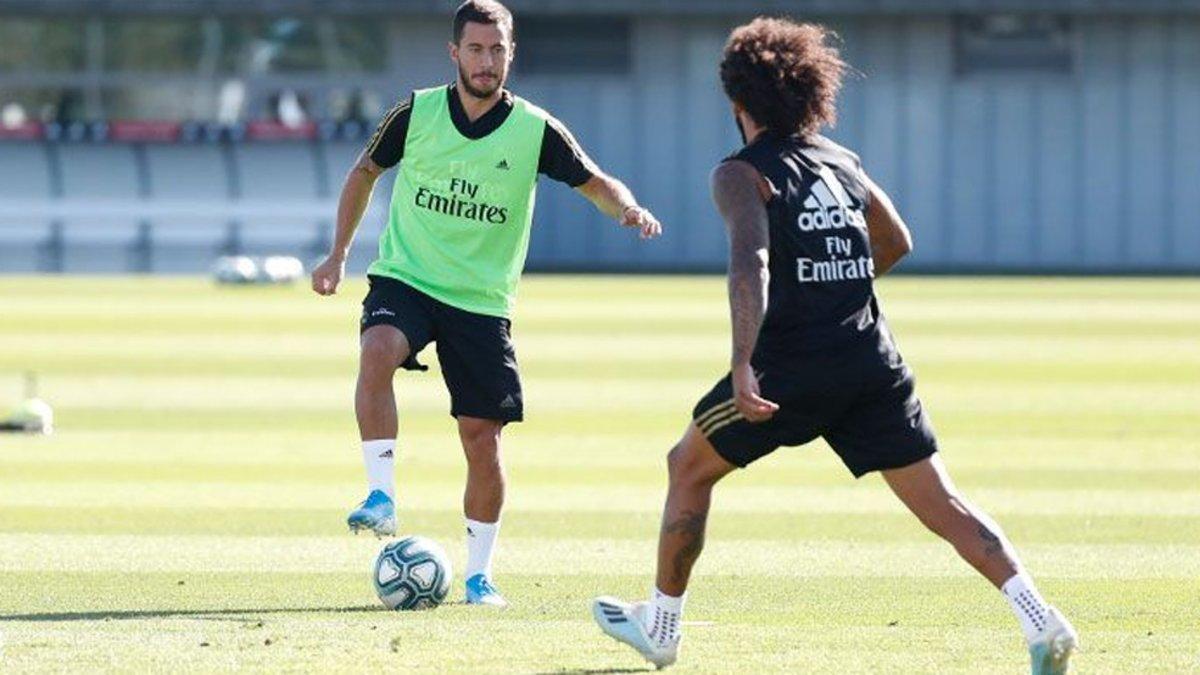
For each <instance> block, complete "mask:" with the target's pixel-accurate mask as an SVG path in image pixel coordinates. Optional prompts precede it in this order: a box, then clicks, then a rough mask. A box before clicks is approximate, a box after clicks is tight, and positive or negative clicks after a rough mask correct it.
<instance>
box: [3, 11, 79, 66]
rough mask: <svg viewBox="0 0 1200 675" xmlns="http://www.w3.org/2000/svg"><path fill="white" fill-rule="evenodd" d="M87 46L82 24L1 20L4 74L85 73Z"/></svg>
mask: <svg viewBox="0 0 1200 675" xmlns="http://www.w3.org/2000/svg"><path fill="white" fill-rule="evenodd" d="M85 42H86V40H85V38H84V25H83V21H80V20H73V19H23V18H15V17H11V16H0V72H4V71H9V72H11V71H53V72H71V71H80V70H83V66H84V44H85Z"/></svg>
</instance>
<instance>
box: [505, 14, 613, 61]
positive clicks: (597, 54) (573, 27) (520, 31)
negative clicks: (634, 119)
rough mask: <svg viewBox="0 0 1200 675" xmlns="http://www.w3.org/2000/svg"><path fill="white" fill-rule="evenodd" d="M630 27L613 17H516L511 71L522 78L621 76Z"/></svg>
mask: <svg viewBox="0 0 1200 675" xmlns="http://www.w3.org/2000/svg"><path fill="white" fill-rule="evenodd" d="M630 32H631V31H630V26H629V21H628V20H627V19H622V18H616V17H588V18H575V17H571V18H565V17H562V18H560V17H520V18H519V19H518V20H517V29H516V41H517V55H516V63H515V68H516V70H517V72H519V73H522V74H525V75H578V74H588V75H625V74H628V73H629V71H630V70H631V68H632V55H631V53H630V51H631V47H630V43H631V39H630Z"/></svg>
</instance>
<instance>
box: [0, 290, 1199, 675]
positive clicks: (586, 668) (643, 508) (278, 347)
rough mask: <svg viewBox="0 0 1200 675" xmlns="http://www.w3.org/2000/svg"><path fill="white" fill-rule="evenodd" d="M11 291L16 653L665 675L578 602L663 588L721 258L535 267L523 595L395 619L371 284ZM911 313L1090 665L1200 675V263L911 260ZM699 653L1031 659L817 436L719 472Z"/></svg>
mask: <svg viewBox="0 0 1200 675" xmlns="http://www.w3.org/2000/svg"><path fill="white" fill-rule="evenodd" d="M363 291H364V288H363V285H362V284H361V283H351V284H349V285H348V286H347V288H345V289H344V290H343V292H342V293H341V294H340V295H339V296H337V297H335V298H332V299H322V298H317V297H315V296H313V295H311V294H310V293H306V292H305V291H304V290H303V289H302V288H276V289H256V288H217V287H214V286H212V285H211V284H210V283H208V282H207V281H203V280H198V279H157V278H89V279H84V278H14V277H0V408H3V407H5V406H7V405H8V404H12V403H15V402H16V400H17V398H18V397H19V395H20V379H19V374H20V373H21V372H23V371H25V370H36V371H37V372H38V373H40V375H41V386H42V394H43V396H44V397H45V398H46V399H48V400H49V401H50V402H51V403H53V404H54V406H55V408H56V412H57V414H58V420H57V423H58V427H59V428H58V433H56V434H55V435H54V436H52V437H48V438H40V437H38V438H32V437H21V436H0V671H11V672H25V671H40V670H73V671H90V670H118V671H146V670H155V671H162V670H167V669H172V670H183V671H214V670H221V671H226V670H232V669H241V670H258V671H278V670H304V671H339V672H340V671H364V672H365V671H379V670H382V669H389V670H396V669H408V670H417V671H425V672H464V671H471V672H481V671H495V672H522V673H536V672H564V671H566V672H604V671H617V672H623V671H629V670H643V669H645V668H646V666H645V664H644V662H642V661H641V660H640V659H639V658H637V657H636V656H634V655H633V654H632V652H629V651H627V650H626V649H624V648H623V647H621V646H619V645H617V644H616V643H613V642H612V641H610V640H607V639H605V638H603V637H602V636H601V635H600V634H599V632H598V630H597V629H596V628H595V627H594V626H593V625H592V623H591V619H590V617H589V615H588V609H587V606H588V600H589V599H590V598H591V597H592V596H594V595H596V594H600V593H615V594H620V595H626V596H641V595H643V594H644V593H645V592H646V590H647V589H648V587H649V584H650V578H651V573H652V568H651V564H652V556H653V552H654V540H655V536H656V533H657V524H658V523H657V519H658V512H659V509H660V508H661V503H662V497H663V489H664V482H665V471H664V454H665V452H666V450H667V449H668V448H669V447H670V445H671V444H672V443H673V442H674V440H675V439H676V438H677V436H678V434H679V433H680V431H681V430H682V428H683V426H684V424H685V423H686V421H687V416H688V413H689V411H690V409H691V407H692V405H693V404H694V402H695V400H696V399H697V398H698V397H699V396H700V395H701V394H702V393H703V392H704V391H705V390H706V389H707V387H709V386H711V384H712V382H713V381H714V380H715V379H716V378H717V377H718V376H719V375H720V374H721V372H722V368H723V364H725V363H726V361H727V355H726V353H727V345H728V337H727V328H726V317H725V311H726V310H725V300H724V297H723V292H724V288H723V282H722V280H721V279H718V278H653V277H647V278H634V277H536V276H535V277H531V278H529V279H527V280H526V281H525V282H524V287H523V289H522V299H521V304H520V307H519V310H518V314H517V317H516V320H515V334H516V339H517V349H518V354H519V357H520V360H521V363H522V369H523V374H524V379H525V388H526V406H527V408H526V411H527V417H528V422H526V423H525V424H521V425H516V426H513V427H510V429H509V431H508V432H507V435H506V460H507V464H508V467H509V473H510V489H509V508H508V510H507V512H506V515H505V524H504V531H503V534H502V537H501V543H500V549H499V555H498V559H497V572H498V575H499V582H500V585H501V587H502V588H503V590H504V591H505V592H506V594H507V595H508V596H509V598H510V600H512V601H513V607H511V608H510V609H509V610H506V611H504V612H499V613H496V612H481V611H475V610H473V609H471V608H467V607H465V606H463V605H461V604H459V601H460V600H461V590H460V587H459V586H458V585H457V584H455V586H454V593H453V595H452V596H451V600H452V602H451V603H450V604H448V605H447V606H445V607H442V608H439V609H438V610H436V611H434V612H427V613H417V614H404V613H390V612H386V611H384V610H383V609H382V608H380V607H379V606H378V605H377V603H376V601H375V598H374V595H373V592H372V590H371V585H370V578H369V572H368V570H369V567H370V564H371V562H372V560H373V558H374V555H375V553H376V552H377V551H378V549H379V547H380V542H378V541H376V540H375V539H374V538H370V537H352V536H349V535H347V534H346V533H345V532H344V527H343V518H344V516H345V512H346V511H347V509H348V508H349V507H350V506H352V505H353V504H354V503H355V502H356V501H357V500H358V499H360V498H361V496H362V491H363V490H362V476H361V467H360V466H359V453H358V448H357V441H356V435H355V434H356V432H355V427H354V423H353V417H352V406H351V394H352V390H353V384H354V376H355V364H356V351H355V350H356V322H357V314H358V302H359V301H360V299H361V297H362V293H363ZM880 291H881V295H882V296H883V303H884V308H885V312H886V313H887V314H888V316H889V319H890V321H891V323H892V325H893V327H894V329H895V331H896V333H897V335H898V337H899V341H900V344H901V347H902V349H903V351H904V353H905V356H906V358H907V359H908V360H909V361H910V362H911V363H912V364H913V365H914V367H915V369H916V371H917V373H918V375H919V380H920V382H919V390H920V392H921V395H922V398H923V400H924V401H925V404H926V406H927V408H928V409H929V410H931V411H932V414H933V419H934V422H935V425H936V427H937V429H938V431H939V436H940V440H941V443H942V447H943V450H944V453H943V454H944V456H945V458H946V460H947V463H948V464H949V466H950V469H951V471H952V472H953V474H954V475H955V477H956V480H957V481H958V483H959V485H960V486H961V487H962V488H963V489H964V490H965V491H966V492H967V493H968V495H969V496H970V497H971V498H972V499H973V500H975V501H976V502H978V503H979V504H981V505H982V506H984V507H985V508H986V509H987V510H989V511H990V512H991V513H992V514H993V515H994V516H996V517H997V519H998V520H1000V521H1001V523H1002V524H1003V525H1004V526H1005V528H1006V530H1007V531H1008V533H1009V534H1010V536H1011V537H1012V538H1013V539H1014V541H1015V542H1016V544H1017V546H1018V547H1019V548H1020V550H1021V551H1022V553H1023V555H1024V559H1025V562H1026V563H1027V565H1028V567H1029V569H1030V570H1031V571H1032V572H1033V573H1034V574H1035V576H1036V577H1037V578H1038V580H1039V583H1040V585H1041V586H1042V589H1043V591H1044V593H1045V594H1046V595H1047V596H1048V597H1049V598H1050V599H1051V600H1052V601H1053V602H1054V603H1055V604H1057V605H1058V606H1059V607H1061V608H1062V609H1063V610H1064V611H1065V612H1066V613H1067V614H1068V615H1069V616H1070V617H1071V618H1072V620H1073V621H1074V623H1075V624H1076V626H1077V627H1078V628H1079V629H1080V631H1081V633H1082V637H1083V644H1084V649H1085V651H1084V652H1083V653H1082V654H1081V655H1080V656H1079V657H1078V659H1077V664H1078V670H1079V672H1083V673H1100V672H1104V673H1143V672H1195V671H1196V670H1198V669H1200V442H1198V441H1197V439H1198V438H1200V338H1197V336H1198V335H1200V282H1197V281H1195V280H1179V279H1157V280H1135V279H1123V280H1100V279H961V278H932V279H921V278H897V279H888V280H886V281H885V282H883V283H881V284H880ZM427 357H428V360H429V361H431V362H433V365H434V366H435V369H434V372H431V373H428V374H423V375H412V374H402V375H400V376H399V377H398V378H397V389H398V394H399V399H400V401H401V405H402V422H401V426H402V429H401V458H400V461H399V462H398V465H397V472H398V478H399V491H400V505H401V514H400V515H401V522H402V529H403V530H404V531H406V532H417V533H421V534H425V535H428V536H432V537H434V538H436V539H438V540H440V541H441V542H443V544H445V545H446V547H447V548H448V550H449V551H450V553H451V557H452V559H453V561H454V563H455V564H456V565H458V566H460V567H461V564H462V563H463V559H464V551H463V545H462V542H461V529H462V526H461V519H460V518H461V516H460V512H459V508H460V502H461V489H462V481H463V474H464V467H463V462H462V460H461V450H460V449H459V448H458V446H457V440H456V437H455V434H454V431H453V426H452V420H451V419H450V418H449V417H448V416H447V408H448V399H447V395H446V393H445V391H444V389H443V385H442V383H441V379H440V377H439V376H438V375H437V373H436V359H435V358H434V357H433V354H432V353H430V354H428V355H427ZM687 619H688V621H690V622H694V624H693V625H690V626H688V627H687V629H686V630H687V636H688V637H687V642H686V645H685V650H684V654H683V661H682V662H681V663H680V665H679V666H678V670H679V671H680V672H811V673H816V672H829V673H846V672H863V673H878V672H887V673H914V672H930V673H932V672H937V673H946V672H987V673H997V672H998V673H1019V672H1023V671H1026V670H1027V665H1026V662H1025V659H1026V657H1025V653H1024V649H1023V644H1022V640H1021V638H1020V635H1019V631H1018V629H1017V626H1016V621H1015V620H1014V619H1013V617H1012V616H1011V615H1010V613H1009V611H1008V608H1007V606H1006V604H1005V602H1004V601H1003V600H1002V599H1001V598H1000V596H999V594H998V593H996V592H995V591H994V590H993V589H991V588H990V587H989V586H988V585H987V584H986V583H985V582H983V581H982V580H981V579H979V578H977V577H975V576H974V575H973V574H972V573H971V571H970V570H969V569H968V568H967V567H966V565H965V564H964V563H962V562H961V561H959V560H958V559H957V557H956V556H955V555H954V553H953V551H952V550H951V549H950V548H949V547H947V546H945V545H944V544H942V543H940V542H938V541H936V540H935V539H934V538H933V537H932V536H931V535H929V534H928V533H926V532H925V531H924V530H923V529H922V528H921V527H920V526H919V525H918V524H917V523H916V522H915V521H914V520H913V519H912V518H911V517H910V516H908V515H907V514H906V513H905V512H904V511H903V509H902V508H901V507H900V506H899V505H898V503H897V502H896V501H895V499H894V498H893V497H892V496H891V495H890V493H889V492H888V491H887V489H886V487H885V486H884V485H883V483H882V482H881V481H880V480H879V478H878V477H877V476H871V477H868V478H865V479H863V480H861V481H854V480H853V479H852V478H850V476H849V474H848V473H847V472H846V471H845V469H844V468H842V467H841V465H840V464H839V462H838V460H837V458H836V457H835V456H834V455H833V454H832V453H831V452H830V451H829V450H828V448H826V447H825V446H824V444H823V443H820V442H818V443H815V444H813V445H812V446H810V447H806V448H804V449H792V450H782V451H780V452H778V453H776V454H775V455H773V456H771V457H770V458H768V459H765V460H763V461H762V462H761V463H760V464H759V465H756V466H755V467H753V468H752V469H751V470H748V471H745V472H739V473H738V474H736V475H734V476H732V477H731V478H730V479H728V481H727V482H726V483H724V484H722V485H721V486H719V488H718V492H717V496H716V507H715V510H714V513H713V515H712V517H711V519H710V536H709V546H708V549H707V550H706V553H705V555H704V556H703V557H702V559H701V561H700V563H699V565H698V567H697V576H696V579H695V584H694V585H693V589H692V593H691V596H690V600H689V605H688V616H687Z"/></svg>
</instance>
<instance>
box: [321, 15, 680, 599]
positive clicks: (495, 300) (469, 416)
mask: <svg viewBox="0 0 1200 675" xmlns="http://www.w3.org/2000/svg"><path fill="white" fill-rule="evenodd" d="M513 47H514V42H513V21H512V14H510V13H509V11H508V10H507V9H506V8H505V7H504V6H503V5H501V4H500V3H498V2H495V1H494V0H468V1H467V2H464V3H463V4H462V5H461V6H460V7H459V8H458V10H457V12H456V13H455V16H454V32H453V41H452V42H451V43H450V58H451V60H453V61H454V63H455V64H456V65H457V67H458V77H457V78H456V81H455V82H454V83H453V84H450V85H448V86H442V87H435V88H432V89H421V90H418V91H415V92H413V95H412V97H411V98H409V99H408V100H407V101H404V102H403V103H401V104H399V105H397V106H396V107H395V108H393V109H392V110H391V111H389V112H388V114H387V115H386V116H385V117H384V119H383V121H382V122H381V123H380V125H379V128H378V130H377V131H376V132H375V135H374V136H373V137H372V138H371V141H370V143H369V144H368V146H367V148H366V149H365V150H364V151H363V152H362V154H361V155H360V156H359V158H358V161H357V163H356V164H355V166H354V168H353V169H352V170H351V171H350V174H349V175H348V176H347V178H346V182H345V185H344V186H343V188H342V195H341V199H340V201H339V203H338V214H337V232H336V235H335V238H334V244H333V249H332V251H331V252H330V254H329V257H328V258H327V259H326V260H325V261H324V262H322V263H321V264H320V265H319V266H318V267H317V268H316V269H315V270H314V271H313V275H312V285H313V290H314V291H316V292H317V293H319V294H321V295H331V294H333V293H335V292H337V288H338V285H339V284H340V283H341V280H342V277H343V275H344V274H345V261H346V255H347V253H348V252H349V250H350V243H351V241H352V240H353V238H354V232H355V230H356V229H357V228H358V223H359V220H360V219H361V218H362V214H363V212H364V211H365V210H366V207H367V204H368V202H369V201H370V197H371V191H372V188H373V187H374V185H375V181H376V180H377V179H378V177H379V175H380V174H381V173H382V172H383V171H385V170H386V169H388V168H390V167H392V166H395V165H396V164H399V165H400V168H399V170H398V172H397V175H396V183H395V186H394V188H393V190H392V202H391V208H390V211H389V218H388V225H387V228H386V229H385V231H384V232H383V234H382V235H381V236H380V238H379V258H378V259H377V260H375V262H373V263H371V266H370V268H369V269H368V279H369V281H370V290H369V291H368V293H367V297H366V299H365V300H364V301H363V315H362V322H361V339H360V344H361V356H360V361H359V374H358V387H357V391H356V393H355V412H356V415H357V417H358V427H359V432H360V434H361V437H362V442H363V443H362V449H363V461H364V463H365V465H366V469H367V482H368V490H369V494H368V495H367V499H366V500H365V501H363V503H362V504H360V505H359V507H358V508H357V509H355V510H354V511H353V512H352V513H351V514H350V517H349V518H348V519H347V523H348V524H349V526H350V528H351V529H352V530H354V531H358V530H360V529H367V530H371V531H374V532H375V533H376V534H379V535H391V534H394V533H395V531H396V517H395V506H394V500H395V496H394V494H395V492H394V487H393V485H394V481H393V455H394V454H395V444H396V433H397V427H398V423H397V414H396V399H395V394H394V392H393V390H392V377H393V375H394V373H395V371H396V368H398V367H403V368H405V369H407V370H425V367H424V366H422V365H421V364H420V363H418V362H417V359H416V356H417V354H418V353H419V352H420V351H421V350H422V349H423V348H424V347H425V346H426V345H427V344H429V343H430V342H436V343H437V352H438V361H439V362H440V363H441V367H442V375H443V377H444V379H445V381H446V386H447V388H448V389H449V390H450V398H451V409H450V414H451V415H453V416H454V417H455V419H456V420H457V421H458V433H459V438H460V439H461V441H462V445H463V450H464V452H465V454H466V457H467V486H466V493H465V496H464V498H463V510H464V512H465V515H466V525H467V569H466V574H465V576H466V598H467V602H468V603H471V604H482V605H493V606H503V605H504V604H506V603H505V600H504V598H503V597H502V596H501V595H500V594H499V593H498V592H497V591H496V588H495V586H494V584H493V583H492V575H491V561H492V552H493V549H494V546H495V541H496V535H497V533H498V529H499V525H500V511H501V508H502V506H503V504H504V470H503V467H502V465H501V462H500V435H501V431H502V429H503V428H504V425H505V424H507V423H508V422H519V421H520V420H521V419H522V415H523V410H522V396H521V382H520V378H519V376H518V373H517V361H516V353H515V352H514V350H513V345H512V340H511V338H510V330H509V329H510V322H509V317H510V316H511V313H512V309H513V301H514V298H515V296H516V288H517V281H518V279H519V278H520V275H521V270H522V268H523V267H524V265H525V254H526V251H527V249H528V247H529V227H530V223H531V222H532V219H533V205H534V194H535V188H536V185H537V177H538V174H545V175H547V176H549V177H551V178H553V179H555V180H558V181H561V182H563V183H566V184H568V185H570V186H571V187H573V188H575V189H576V190H578V191H579V192H580V193H581V194H582V195H583V196H585V197H587V198H588V199H589V200H590V201H591V202H592V203H593V204H595V205H596V207H597V208H599V209H600V210H601V211H603V212H604V213H605V214H608V215H609V216H612V217H613V218H614V219H616V220H617V221H618V222H620V224H621V225H624V226H626V227H630V228H637V229H638V230H639V231H640V233H641V236H642V237H643V238H647V239H648V238H653V237H656V236H658V235H659V234H660V233H661V230H662V228H661V226H660V225H659V223H658V221H657V220H656V219H655V218H654V216H653V215H651V214H650V212H649V211H647V210H646V209H644V208H642V207H640V206H638V204H637V201H636V200H635V199H634V197H633V194H632V193H630V191H629V189H628V188H627V187H625V185H624V184H622V183H621V182H620V181H619V180H616V179H615V178H612V177H610V176H608V175H606V174H604V173H603V172H602V171H600V170H599V169H598V168H597V167H596V165H595V164H594V163H592V161H591V160H590V159H589V158H588V156H587V155H586V153H584V152H583V150H582V149H580V147H579V145H578V143H576V142H575V139H574V137H572V135H571V133H570V132H569V131H567V129H566V128H565V127H564V126H563V125H562V123H560V122H559V121H558V120H556V119H554V118H553V117H551V116H550V115H549V114H548V113H546V112H545V111H544V110H542V109H540V108H538V107H537V106H535V105H533V104H532V103H530V102H528V101H526V100H524V99H522V98H520V97H518V96H514V95H513V94H512V93H511V92H509V91H508V90H506V89H504V82H505V79H506V77H507V75H508V69H509V66H510V65H511V63H512V58H513ZM401 159H403V162H401Z"/></svg>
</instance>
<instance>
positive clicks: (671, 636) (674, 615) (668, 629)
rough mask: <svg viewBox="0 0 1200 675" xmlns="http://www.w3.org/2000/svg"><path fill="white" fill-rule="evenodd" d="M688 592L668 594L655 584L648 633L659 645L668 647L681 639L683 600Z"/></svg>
mask: <svg viewBox="0 0 1200 675" xmlns="http://www.w3.org/2000/svg"><path fill="white" fill-rule="evenodd" d="M686 598H687V593H684V594H683V595H681V596H679V597H674V596H671V595H667V594H666V593H663V592H662V591H660V590H658V587H657V586H655V587H654V590H652V591H651V592H650V606H649V607H648V608H647V609H648V610H649V615H648V616H647V617H646V626H647V629H648V630H647V631H646V632H647V633H648V634H649V635H650V639H651V640H653V641H654V643H655V644H656V645H657V646H659V647H667V646H669V645H670V644H671V643H673V642H676V641H678V640H679V635H680V630H681V626H680V623H681V622H682V621H683V601H684V599H686Z"/></svg>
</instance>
